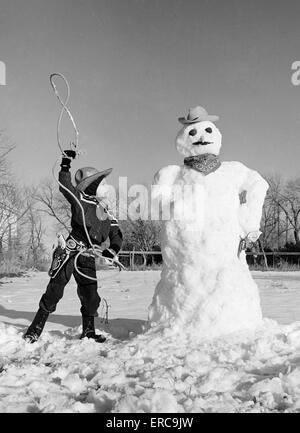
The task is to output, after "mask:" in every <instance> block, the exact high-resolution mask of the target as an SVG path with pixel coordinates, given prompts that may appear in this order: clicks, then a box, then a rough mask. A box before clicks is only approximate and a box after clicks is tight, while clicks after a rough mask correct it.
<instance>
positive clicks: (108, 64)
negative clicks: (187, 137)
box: [0, 0, 300, 184]
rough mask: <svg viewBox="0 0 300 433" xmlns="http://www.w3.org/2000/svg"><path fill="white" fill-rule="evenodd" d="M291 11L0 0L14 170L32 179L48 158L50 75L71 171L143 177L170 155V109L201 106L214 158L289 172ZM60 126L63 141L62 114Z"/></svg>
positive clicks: (171, 2)
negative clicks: (73, 156)
mask: <svg viewBox="0 0 300 433" xmlns="http://www.w3.org/2000/svg"><path fill="white" fill-rule="evenodd" d="M299 19H300V2H299V1H298V0H297V1H296V0H286V1H284V2H277V1H276V2H274V1H272V0H260V1H258V0H251V1H244V0H227V1H226V2H225V1H223V0H51V1H49V0H47V1H46V0H1V1H0V61H2V62H5V64H6V85H5V86H0V129H1V130H3V131H4V133H5V134H6V136H8V137H9V139H10V140H11V142H13V143H15V144H16V145H17V147H16V149H15V150H14V152H13V153H12V154H11V161H12V165H13V170H14V172H15V174H16V176H17V177H18V179H20V180H21V181H23V182H24V183H25V184H36V183H39V182H40V181H41V180H42V179H43V178H45V177H47V176H51V168H52V166H53V164H54V163H55V161H56V159H57V158H58V157H59V155H60V153H59V149H58V146H57V141H56V124H57V118H58V115H59V111H60V107H59V104H58V101H57V99H56V97H55V95H54V93H53V91H52V89H51V87H50V84H49V75H50V74H51V73H53V72H61V73H63V74H64V75H65V76H66V77H67V79H68V81H69V84H70V87H71V97H70V101H69V108H70V109H71V112H72V114H73V116H74V119H75V121H76V123H77V126H78V130H79V145H80V148H81V149H83V150H85V151H86V155H84V156H81V157H80V158H79V159H78V160H76V161H75V162H74V164H73V166H74V169H76V168H79V167H81V166H94V167H96V168H98V169H99V170H102V169H105V168H108V167H113V173H112V175H111V176H110V181H111V182H112V183H117V180H118V177H119V176H127V177H128V182H129V183H130V184H131V183H149V182H151V180H152V178H153V175H154V173H155V172H156V171H157V170H158V169H160V168H161V167H163V166H166V165H168V164H180V163H181V162H182V160H183V157H182V156H181V155H180V154H178V153H177V151H176V149H175V137H176V134H177V133H178V131H179V129H180V127H181V125H180V123H179V122H178V117H181V116H186V114H187V112H188V109H189V108H190V107H194V106H196V105H201V106H204V107H205V108H206V109H207V111H208V112H209V113H211V114H217V115H219V116H220V121H219V122H218V127H219V129H220V131H221V133H222V135H223V147H222V150H221V159H222V160H237V161H241V162H243V163H244V164H246V165H247V166H249V167H251V168H253V169H256V170H258V171H259V172H261V173H262V174H268V173H279V174H281V175H282V176H284V177H296V176H300V167H299V165H300V164H299V142H300V140H299V139H300V87H297V86H293V85H292V83H291V75H292V71H291V65H292V63H293V62H294V61H297V60H300V27H299ZM60 84H61V83H60ZM59 90H60V91H61V92H62V93H63V91H64V89H63V87H62V86H59ZM62 130H63V138H64V143H65V147H67V148H68V147H69V141H70V140H71V139H72V129H71V128H70V123H69V121H68V119H65V120H64V121H63V125H62Z"/></svg>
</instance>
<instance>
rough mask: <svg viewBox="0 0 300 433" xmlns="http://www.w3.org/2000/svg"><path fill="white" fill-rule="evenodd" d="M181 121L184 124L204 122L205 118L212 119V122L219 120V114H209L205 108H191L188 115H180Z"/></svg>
mask: <svg viewBox="0 0 300 433" xmlns="http://www.w3.org/2000/svg"><path fill="white" fill-rule="evenodd" d="M178 120H179V122H180V123H182V124H183V125H188V124H190V123H196V122H202V121H203V120H210V121H211V122H216V121H217V120H219V116H215V115H213V114H208V113H207V111H206V110H205V108H203V107H200V105H198V106H197V107H194V108H190V109H189V113H188V115H187V117H179V119H178Z"/></svg>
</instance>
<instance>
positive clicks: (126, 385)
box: [0, 319, 300, 413]
mask: <svg viewBox="0 0 300 433" xmlns="http://www.w3.org/2000/svg"><path fill="white" fill-rule="evenodd" d="M79 332H80V329H74V328H73V329H69V330H67V331H64V332H57V331H56V332H53V331H50V332H47V331H46V332H45V333H44V334H43V335H42V337H41V339H40V340H39V341H38V342H37V343H35V344H33V345H30V344H28V343H25V342H24V341H23V340H22V332H21V331H20V330H18V329H17V328H16V327H15V326H14V325H5V324H0V353H1V356H0V371H1V373H0V396H1V401H0V412H135V413H136V412H156V413H157V412H179V413H181V412H182V413H183V412H184V413H186V412H272V411H275V412H277V411H287V412H294V411H298V410H299V408H300V364H299V359H300V322H296V323H294V324H292V325H286V326H282V325H281V326H280V325H278V324H277V323H276V322H275V321H272V320H268V319H265V320H264V324H263V326H261V327H260V328H259V329H257V330H256V331H255V332H250V331H247V332H243V333H241V332H240V333H235V334H231V335H228V336H227V337H226V338H222V339H221V338H219V339H215V340H213V341H205V340H203V341H202V342H198V343H196V342H195V341H193V340H191V339H189V338H188V337H186V336H185V334H184V332H182V336H181V338H180V340H178V339H174V338H172V336H170V335H168V333H166V332H165V333H164V334H162V333H160V332H154V331H153V330H150V331H148V332H146V333H145V334H141V335H139V336H137V337H134V338H132V339H130V340H127V341H120V340H117V339H114V338H112V337H110V338H109V339H108V342H107V343H105V344H103V345H99V344H97V343H95V342H93V341H89V340H78V339H77V338H74V337H75V336H76V335H77V334H79Z"/></svg>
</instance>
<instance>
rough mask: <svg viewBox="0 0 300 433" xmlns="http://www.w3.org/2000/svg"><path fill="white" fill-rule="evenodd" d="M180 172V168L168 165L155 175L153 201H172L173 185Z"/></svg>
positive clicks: (152, 191) (152, 189) (152, 190)
mask: <svg viewBox="0 0 300 433" xmlns="http://www.w3.org/2000/svg"><path fill="white" fill-rule="evenodd" d="M179 171H180V167H179V166H178V165H168V166H167V167H164V168H162V169H160V170H159V171H158V172H157V173H156V174H155V176H154V180H153V182H152V187H151V193H152V199H153V200H155V199H160V198H163V199H165V200H171V197H172V192H173V185H174V183H175V180H176V178H177V176H178V173H179Z"/></svg>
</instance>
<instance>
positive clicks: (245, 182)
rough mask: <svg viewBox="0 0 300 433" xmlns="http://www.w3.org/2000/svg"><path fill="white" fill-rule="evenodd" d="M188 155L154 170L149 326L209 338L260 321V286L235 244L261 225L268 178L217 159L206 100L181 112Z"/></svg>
mask: <svg viewBox="0 0 300 433" xmlns="http://www.w3.org/2000/svg"><path fill="white" fill-rule="evenodd" d="M178 120H179V121H180V122H181V123H182V125H183V127H182V129H181V130H180V131H179V133H178V135H177V137H176V147H177V150H178V151H179V152H180V153H181V154H182V155H183V156H184V157H185V158H184V163H183V165H181V166H177V165H169V166H167V167H164V168H162V169H161V170H159V171H158V173H157V174H156V175H155V177H154V182H153V187H152V199H153V203H155V202H159V203H160V206H161V209H162V212H163V213H164V212H165V215H167V217H165V218H163V227H162V238H161V247H162V255H163V262H164V264H163V270H162V273H161V278H160V281H159V283H158V285H157V286H156V289H155V292H154V296H153V299H152V303H151V305H150V307H149V323H150V325H151V327H157V328H158V329H164V330H165V331H166V332H171V333H172V334H174V333H175V334H177V333H181V332H182V333H184V334H186V333H188V334H189V335H190V336H192V337H199V338H213V337H218V336H220V335H223V334H228V333H231V332H235V331H240V330H243V329H255V328H256V327H257V326H258V325H260V323H261V321H262V312H261V307H260V299H259V293H258V288H257V286H256V284H255V282H254V281H253V279H252V277H251V274H250V272H249V268H248V266H247V263H246V259H245V252H244V251H243V250H242V249H241V248H240V246H241V243H242V242H243V241H245V240H249V241H252V242H255V241H256V240H257V239H258V238H259V236H260V234H261V232H260V230H259V229H260V220H261V214H262V206H263V202H264V198H265V195H266V192H267V189H268V184H267V182H266V181H265V180H264V179H263V178H262V177H261V176H260V174H259V173H257V172H256V171H254V170H251V169H249V168H247V167H246V166H245V165H244V164H242V163H240V162H236V161H231V162H221V161H220V159H219V153H220V149H221V140H222V136H221V133H220V131H219V130H218V128H217V127H216V126H215V122H216V121H217V120H218V116H215V115H209V114H208V113H207V111H206V110H205V109H204V108H203V107H200V106H198V107H195V108H192V109H190V110H189V113H188V115H187V117H186V118H185V117H182V118H179V119H178Z"/></svg>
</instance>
